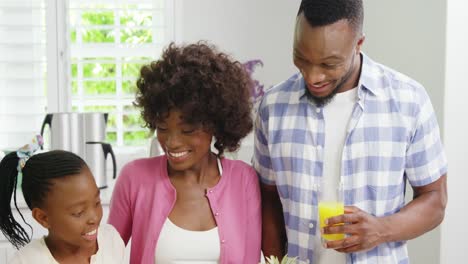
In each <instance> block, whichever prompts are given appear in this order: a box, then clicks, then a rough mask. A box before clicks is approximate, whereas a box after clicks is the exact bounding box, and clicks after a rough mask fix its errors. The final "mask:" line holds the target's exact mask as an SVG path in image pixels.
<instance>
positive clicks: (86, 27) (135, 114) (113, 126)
mask: <svg viewBox="0 0 468 264" xmlns="http://www.w3.org/2000/svg"><path fill="white" fill-rule="evenodd" d="M129 7H130V8H129V10H125V9H115V11H107V10H105V9H106V6H103V5H93V6H92V7H89V8H90V9H85V10H86V11H84V12H81V13H78V12H76V11H75V12H76V13H73V10H71V14H70V16H71V32H70V40H71V42H72V43H75V44H77V43H83V44H84V45H86V44H94V45H100V44H107V45H109V44H113V43H116V44H117V43H122V44H144V43H152V42H153V38H154V36H153V31H152V30H153V29H152V28H151V27H152V26H153V25H152V23H153V17H152V12H151V11H145V10H135V9H133V8H134V7H133V6H129ZM87 10H92V11H87ZM103 10H104V11H103ZM117 12H119V13H117ZM117 14H118V15H117ZM78 21H79V22H78ZM116 22H120V23H119V25H118V24H117V23H116ZM78 30H79V32H78ZM78 33H79V34H78ZM80 36H81V40H79V39H78V38H79V37H80ZM152 59H154V58H102V57H101V58H72V63H71V77H72V80H71V89H72V95H73V96H78V95H82V96H84V97H86V96H97V97H102V96H104V97H105V98H107V99H108V100H109V103H110V104H112V97H113V96H114V97H115V96H116V94H117V89H118V87H120V89H121V90H120V92H121V94H122V95H123V96H124V97H125V98H134V96H135V92H136V85H135V81H136V78H137V77H138V75H139V71H140V67H141V65H142V64H145V63H148V62H149V61H150V60H152ZM118 67H121V68H120V69H119V68H118ZM79 68H80V69H79ZM79 70H81V73H80V74H79ZM119 71H120V77H121V78H117V77H118V76H117V72H119ZM79 79H81V83H78V80H79ZM79 86H81V94H80V90H79ZM107 99H106V100H107ZM74 109H76V107H74ZM83 110H84V111H86V112H88V111H97V112H107V113H109V117H108V126H107V130H108V132H107V138H106V140H107V141H108V142H110V143H116V142H117V132H116V130H117V121H118V120H117V119H118V118H122V122H123V125H124V131H123V139H124V145H145V144H147V139H148V138H149V137H150V136H151V133H150V132H149V130H148V129H147V128H144V127H143V126H144V122H143V121H142V119H141V117H140V112H139V110H137V109H135V108H134V107H133V106H132V105H129V106H124V110H123V112H122V113H117V111H118V110H117V108H116V107H115V106H112V105H107V106H105V105H103V106H85V107H84V109H83Z"/></svg>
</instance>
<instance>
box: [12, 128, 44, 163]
mask: <svg viewBox="0 0 468 264" xmlns="http://www.w3.org/2000/svg"><path fill="white" fill-rule="evenodd" d="M43 145H44V140H43V139H42V136H41V135H36V136H35V137H34V138H33V139H32V142H31V143H29V144H27V145H24V146H23V147H22V148H20V149H18V151H16V155H17V156H18V158H19V161H18V172H21V170H22V169H23V168H24V166H25V165H26V162H27V161H28V160H29V159H30V158H31V157H32V156H33V155H34V154H35V153H36V152H37V151H38V150H39V149H41V147H42V146H43Z"/></svg>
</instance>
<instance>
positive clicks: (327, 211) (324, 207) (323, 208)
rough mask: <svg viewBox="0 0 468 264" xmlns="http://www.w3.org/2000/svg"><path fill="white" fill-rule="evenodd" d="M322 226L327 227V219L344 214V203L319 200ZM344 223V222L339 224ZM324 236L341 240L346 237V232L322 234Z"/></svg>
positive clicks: (331, 239) (329, 239)
mask: <svg viewBox="0 0 468 264" xmlns="http://www.w3.org/2000/svg"><path fill="white" fill-rule="evenodd" d="M318 209H319V217H320V228H322V227H325V226H326V225H325V219H327V218H330V217H333V216H337V215H342V214H344V204H343V203H340V202H319V204H318ZM339 225H342V224H339ZM322 237H323V238H324V239H326V240H328V241H333V240H341V239H344V238H345V235H344V234H322Z"/></svg>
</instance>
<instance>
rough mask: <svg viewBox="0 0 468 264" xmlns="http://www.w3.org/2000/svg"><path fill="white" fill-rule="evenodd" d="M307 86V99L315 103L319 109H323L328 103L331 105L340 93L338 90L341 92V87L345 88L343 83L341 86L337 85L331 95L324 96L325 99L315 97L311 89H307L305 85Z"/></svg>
mask: <svg viewBox="0 0 468 264" xmlns="http://www.w3.org/2000/svg"><path fill="white" fill-rule="evenodd" d="M304 86H305V89H306V96H307V98H308V99H309V100H310V101H312V102H314V103H315V105H316V106H317V107H323V106H325V105H327V104H328V103H330V102H331V101H332V99H333V97H335V95H336V94H337V93H338V90H340V88H341V86H343V83H340V84H339V85H337V86H336V87H335V88H334V89H333V90H332V91H331V93H330V94H329V95H326V96H323V97H318V96H315V95H313V94H312V93H311V92H310V91H309V89H308V88H307V85H304Z"/></svg>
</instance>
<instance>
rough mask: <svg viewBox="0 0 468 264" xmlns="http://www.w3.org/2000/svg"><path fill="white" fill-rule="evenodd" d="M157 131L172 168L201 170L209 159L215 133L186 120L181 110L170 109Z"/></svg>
mask: <svg viewBox="0 0 468 264" xmlns="http://www.w3.org/2000/svg"><path fill="white" fill-rule="evenodd" d="M156 131H157V137H158V141H159V144H160V145H161V146H162V148H163V149H164V152H165V153H166V156H167V160H168V163H169V167H170V169H173V170H176V171H186V170H199V169H200V166H201V165H202V164H204V163H206V162H207V161H208V159H209V156H210V154H211V139H212V137H213V134H212V133H209V132H207V131H205V130H203V129H202V127H201V126H194V125H191V124H188V123H186V122H184V120H183V119H182V113H181V112H180V111H178V110H173V111H170V112H169V115H168V117H167V118H166V119H164V120H162V121H160V122H158V124H157V127H156Z"/></svg>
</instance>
